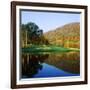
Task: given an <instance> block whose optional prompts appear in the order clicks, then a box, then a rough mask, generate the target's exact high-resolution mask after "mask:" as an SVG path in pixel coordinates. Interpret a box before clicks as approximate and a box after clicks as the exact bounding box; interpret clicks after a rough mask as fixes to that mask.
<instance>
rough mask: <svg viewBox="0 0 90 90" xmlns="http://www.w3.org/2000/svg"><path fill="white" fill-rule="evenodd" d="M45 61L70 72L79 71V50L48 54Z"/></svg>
mask: <svg viewBox="0 0 90 90" xmlns="http://www.w3.org/2000/svg"><path fill="white" fill-rule="evenodd" d="M45 62H46V63H47V64H50V65H53V66H55V67H57V68H60V69H62V70H64V71H67V72H70V73H80V55H79V52H68V53H59V54H49V57H48V58H47V60H46V61H45Z"/></svg>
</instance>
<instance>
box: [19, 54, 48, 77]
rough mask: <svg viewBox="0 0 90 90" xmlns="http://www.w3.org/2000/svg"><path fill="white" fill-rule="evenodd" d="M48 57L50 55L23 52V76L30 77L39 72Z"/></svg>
mask: <svg viewBox="0 0 90 90" xmlns="http://www.w3.org/2000/svg"><path fill="white" fill-rule="evenodd" d="M47 57H48V55H33V54H22V76H26V77H29V78H30V77H33V76H34V75H35V74H37V73H38V71H39V70H41V69H42V68H43V66H42V63H43V62H44V60H45V59H46V58H47ZM22 76H21V77H22Z"/></svg>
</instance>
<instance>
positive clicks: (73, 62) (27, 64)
mask: <svg viewBox="0 0 90 90" xmlns="http://www.w3.org/2000/svg"><path fill="white" fill-rule="evenodd" d="M21 62H22V76H21V77H23V76H26V77H29V78H30V77H34V75H36V74H38V72H39V70H42V69H43V64H42V63H47V64H49V65H52V66H53V67H56V68H58V69H62V70H64V71H66V72H69V73H73V74H79V72H80V56H79V52H68V53H56V54H55V53H49V54H45V53H44V54H36V55H35V54H22V61H21Z"/></svg>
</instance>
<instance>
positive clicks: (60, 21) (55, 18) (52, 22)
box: [21, 11, 80, 32]
mask: <svg viewBox="0 0 90 90" xmlns="http://www.w3.org/2000/svg"><path fill="white" fill-rule="evenodd" d="M28 22H34V23H36V24H37V25H38V26H39V28H40V29H42V30H43V31H44V32H47V31H49V30H53V29H55V28H57V27H60V26H63V25H65V24H68V23H72V22H80V14H76V13H73V14H72V13H55V12H36V11H21V23H22V24H26V23H28Z"/></svg>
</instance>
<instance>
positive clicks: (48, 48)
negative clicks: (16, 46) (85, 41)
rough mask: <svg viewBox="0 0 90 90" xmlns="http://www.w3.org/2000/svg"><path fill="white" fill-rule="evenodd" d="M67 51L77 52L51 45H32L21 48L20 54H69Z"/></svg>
mask: <svg viewBox="0 0 90 90" xmlns="http://www.w3.org/2000/svg"><path fill="white" fill-rule="evenodd" d="M69 51H79V49H76V48H64V47H59V46H54V45H53V46H51V45H32V46H30V47H24V48H22V52H69Z"/></svg>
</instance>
